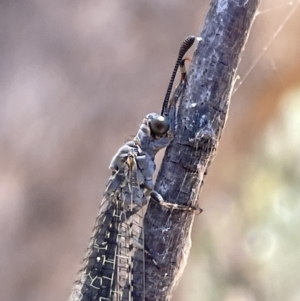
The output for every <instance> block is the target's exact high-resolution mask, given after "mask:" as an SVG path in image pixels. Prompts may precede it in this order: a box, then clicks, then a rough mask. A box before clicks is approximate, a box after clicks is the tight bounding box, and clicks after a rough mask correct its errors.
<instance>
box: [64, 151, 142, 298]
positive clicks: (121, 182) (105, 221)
mask: <svg viewBox="0 0 300 301" xmlns="http://www.w3.org/2000/svg"><path fill="white" fill-rule="evenodd" d="M138 182H139V179H138V169H137V164H136V161H135V158H134V157H133V158H131V160H126V162H125V163H124V165H123V166H122V168H121V169H120V170H119V171H117V172H116V173H114V174H113V175H112V176H111V177H110V179H109V182H108V184H107V187H106V191H105V193H104V197H103V200H102V204H101V206H100V211H99V214H98V217H97V219H96V224H95V227H94V229H93V234H92V237H91V240H90V244H89V248H88V251H87V254H86V256H85V258H84V260H83V266H84V268H83V269H82V270H81V271H80V272H79V273H80V278H79V279H78V280H77V281H76V283H75V284H74V288H73V291H72V294H71V297H70V299H69V301H92V300H103V301H104V300H110V301H119V300H123V301H127V300H128V301H129V300H133V298H132V295H133V293H132V291H133V290H134V281H133V275H132V269H133V268H132V267H133V256H134V253H135V252H136V250H137V249H141V248H143V239H142V237H143V236H142V235H141V229H142V218H143V214H142V212H141V210H140V209H141V206H140V205H139V204H141V203H142V202H141V201H140V198H143V197H144V192H143V189H141V187H140V186H139V183H138ZM142 266H143V265H142ZM141 274H144V273H143V272H141ZM139 283H140V281H139Z"/></svg>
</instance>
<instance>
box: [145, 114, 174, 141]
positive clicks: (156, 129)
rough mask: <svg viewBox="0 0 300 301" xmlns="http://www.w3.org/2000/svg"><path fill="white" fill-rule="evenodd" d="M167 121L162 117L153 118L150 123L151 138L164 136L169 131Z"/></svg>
mask: <svg viewBox="0 0 300 301" xmlns="http://www.w3.org/2000/svg"><path fill="white" fill-rule="evenodd" d="M169 127H170V126H169V121H168V119H167V118H165V117H163V116H158V117H155V118H153V119H152V120H151V122H150V129H151V134H152V135H153V136H164V135H165V134H166V133H167V132H168V130H169Z"/></svg>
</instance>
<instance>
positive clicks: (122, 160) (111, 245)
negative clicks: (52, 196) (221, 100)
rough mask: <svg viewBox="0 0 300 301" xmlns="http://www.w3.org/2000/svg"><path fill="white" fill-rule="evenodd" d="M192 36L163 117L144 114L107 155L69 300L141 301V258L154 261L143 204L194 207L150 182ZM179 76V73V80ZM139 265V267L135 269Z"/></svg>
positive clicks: (170, 127) (168, 133)
mask: <svg viewBox="0 0 300 301" xmlns="http://www.w3.org/2000/svg"><path fill="white" fill-rule="evenodd" d="M194 40H195V37H192V36H191V37H188V38H187V39H186V40H185V41H184V42H183V44H182V46H181V48H180V51H179V55H178V59H177V62H176V64H175V68H174V72H173V74H172V78H171V81H170V85H169V88H168V90H167V94H166V98H165V101H164V103H163V106H162V115H158V114H157V113H151V114H148V115H147V116H146V117H145V118H144V120H143V122H142V124H141V126H140V128H139V130H138V132H137V134H136V136H135V137H134V138H133V140H131V141H129V142H127V143H126V144H125V145H123V146H122V147H121V148H120V149H119V150H118V152H117V153H116V154H115V156H114V157H113V158H112V161H111V164H110V169H111V171H112V175H111V177H110V178H109V181H108V184H107V186H106V190H105V193H104V196H103V199H102V203H101V207H100V212H99V215H98V217H97V219H96V224H95V227H94V229H93V234H92V237H91V240H90V245H89V248H88V251H87V254H86V256H85V258H84V262H83V268H82V269H81V271H80V272H79V276H78V280H77V281H76V282H75V284H74V288H73V291H72V293H71V296H70V298H69V300H70V301H92V300H113V301H117V300H123V301H126V300H128V301H129V300H145V299H146V296H145V286H146V284H145V269H144V267H145V263H144V261H145V258H146V257H148V258H150V259H151V260H152V262H153V263H155V262H156V261H155V257H154V256H152V254H151V253H150V252H149V251H148V250H147V248H145V245H144V237H143V230H142V229H143V216H144V214H143V208H144V206H145V205H146V204H147V203H148V201H149V199H150V197H152V199H153V200H155V201H156V203H157V204H159V206H162V207H164V208H166V209H167V210H175V211H180V212H190V211H195V210H197V208H195V207H192V206H185V205H177V204H172V203H168V202H165V200H164V199H163V198H162V196H161V195H160V194H159V193H158V192H157V191H156V190H155V189H154V183H153V174H154V171H155V163H154V158H155V155H156V154H157V152H158V151H159V150H160V149H162V148H165V147H166V146H167V145H169V143H170V142H171V140H172V139H173V137H174V130H175V124H176V101H173V102H171V103H170V102H169V96H170V92H171V90H172V85H173V81H174V78H175V75H176V71H177V69H178V67H179V65H180V64H181V62H182V59H183V56H184V54H185V53H186V51H187V50H188V48H189V47H190V46H191V45H192V44H193V42H194ZM181 65H182V64H181ZM182 66H183V65H182ZM184 79H185V77H182V81H183V83H184ZM183 83H182V84H183ZM138 265H140V266H141V268H140V269H134V267H135V266H138ZM156 268H158V266H157V264H156ZM139 293H140V294H141V296H138V294H139Z"/></svg>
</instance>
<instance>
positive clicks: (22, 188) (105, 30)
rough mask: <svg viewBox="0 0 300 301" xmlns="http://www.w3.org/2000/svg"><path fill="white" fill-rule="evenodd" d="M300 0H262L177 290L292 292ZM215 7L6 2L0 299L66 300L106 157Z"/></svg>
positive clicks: (200, 293) (299, 158)
mask: <svg viewBox="0 0 300 301" xmlns="http://www.w3.org/2000/svg"><path fill="white" fill-rule="evenodd" d="M275 2H276V4H275ZM275 5H276V6H275ZM299 6H300V5H299V2H297V1H294V2H293V3H291V4H290V5H289V1H287V0H284V1H283V0H277V1H273V0H262V3H261V6H260V12H261V13H260V14H258V16H257V18H256V20H255V22H254V25H253V30H252V32H251V35H250V37H249V42H248V43H247V45H246V50H245V52H244V53H243V56H242V61H241V64H240V67H239V70H238V75H239V76H240V78H241V80H242V84H241V85H239V83H240V81H239V80H238V81H237V85H236V86H237V87H238V89H237V91H236V93H234V95H233V97H232V102H231V107H230V112H229V118H228V122H227V125H226V128H225V132H224V134H223V136H222V141H221V143H220V147H219V150H218V155H217V158H216V159H215V161H214V163H213V165H212V168H211V170H210V173H209V176H208V178H207V180H206V182H205V185H204V190H203V192H202V193H201V196H200V206H201V207H202V208H203V209H204V213H203V214H201V216H198V217H197V218H196V220H195V224H194V227H193V234H192V236H193V248H192V251H191V255H190V258H189V262H188V265H187V268H186V270H185V273H184V275H183V277H182V280H181V282H180V284H179V286H178V288H177V289H176V291H175V292H174V297H173V299H172V300H174V301H179V300H187V301H195V300H203V301H206V300H215V301H219V300H224V301H256V300H262V301H263V300H273V301H274V300H275V301H276V300H278V301H279V300H280V301H281V300H291V301H296V300H300V285H299V283H300V272H299V271H300V234H299V232H300V186H299V182H300V181H299V177H300V163H299V162H300V151H299V147H300V134H299V131H300V118H299V116H300V72H299V70H300V59H299V55H300V35H299V33H300V7H299ZM208 7H209V0H205V1H195V0H188V1H177V0H172V1H157V0H152V1H138V0H128V1H126V2H125V1H108V0H103V1H89V0H86V1H79V0H73V1H65V0H60V1H58V0H52V1H39V0H27V1H22V0H18V1H17V0H10V1H8V0H2V1H1V3H0V8H1V9H0V37H1V43H0V95H1V106H0V166H1V169H0V206H1V208H0V231H1V235H0V237H1V238H0V301H17V300H18V301H20V300H22V301H41V300H43V301H53V300H62V301H64V300H67V298H68V295H69V293H70V290H71V286H72V283H73V281H74V279H75V275H76V272H77V270H78V267H79V263H80V261H81V259H82V256H83V254H84V251H85V249H86V247H87V245H88V241H89V236H90V234H91V229H92V227H93V224H94V220H95V217H96V214H97V211H98V207H99V204H100V200H101V196H102V193H103V190H104V187H105V184H106V181H107V178H108V176H109V171H108V165H109V162H110V159H111V157H112V156H113V154H114V153H115V151H116V150H117V149H118V147H119V146H121V145H122V144H123V143H124V142H125V141H126V140H127V139H128V138H129V137H130V135H133V134H135V132H136V131H137V128H138V126H139V123H140V121H141V120H142V118H143V116H144V115H145V114H146V113H148V112H152V111H159V108H160V105H161V103H162V99H163V97H164V93H165V90H166V87H167V83H168V80H169V78H170V75H171V71H172V68H173V64H174V62H175V58H176V55H177V51H178V48H179V45H180V43H181V42H182V40H183V39H184V37H186V36H187V35H189V34H199V32H200V28H201V27H202V24H203V22H204V17H205V14H206V11H207V9H208ZM294 9H295V13H294V14H293V15H292V16H291V17H288V16H289V14H290V12H291V11H292V10H294ZM286 18H287V19H288V21H287V22H286V23H284V20H285V19H286ZM281 25H282V26H283V28H282V30H281V31H280V33H279V34H278V35H277V36H276V31H277V29H278V28H279V27H280V26H281ZM270 41H271V42H270ZM265 47H267V50H266V51H264V50H263V49H264V48H265ZM258 58H260V59H259V61H258V63H257V64H256V63H255V62H256V60H257V59H258ZM252 67H253V70H252V71H251V72H250V73H249V75H247V74H248V71H249V70H250V69H251V68H252Z"/></svg>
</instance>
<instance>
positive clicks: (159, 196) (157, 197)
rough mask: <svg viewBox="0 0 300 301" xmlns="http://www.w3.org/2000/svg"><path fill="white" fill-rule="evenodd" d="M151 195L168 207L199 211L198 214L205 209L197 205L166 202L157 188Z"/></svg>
mask: <svg viewBox="0 0 300 301" xmlns="http://www.w3.org/2000/svg"><path fill="white" fill-rule="evenodd" d="M150 195H151V197H152V199H153V200H154V201H156V202H157V203H159V204H160V205H161V206H162V207H165V208H168V209H170V210H182V211H190V212H197V213H198V214H200V213H201V212H202V211H203V210H202V209H201V208H199V207H196V206H188V205H178V204H173V203H168V202H165V201H164V199H163V197H162V196H161V195H160V194H159V193H158V192H157V191H155V190H152V191H151V193H150Z"/></svg>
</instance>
